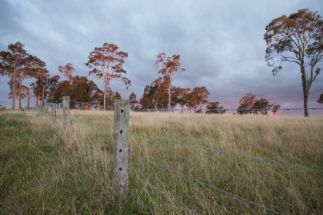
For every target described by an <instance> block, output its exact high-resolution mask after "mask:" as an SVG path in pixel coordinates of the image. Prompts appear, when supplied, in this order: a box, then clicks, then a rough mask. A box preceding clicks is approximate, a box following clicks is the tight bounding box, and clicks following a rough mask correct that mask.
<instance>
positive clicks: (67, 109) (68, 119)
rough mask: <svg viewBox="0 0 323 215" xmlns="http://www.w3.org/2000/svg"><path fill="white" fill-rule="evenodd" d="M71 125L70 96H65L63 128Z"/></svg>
mask: <svg viewBox="0 0 323 215" xmlns="http://www.w3.org/2000/svg"><path fill="white" fill-rule="evenodd" d="M70 125H71V116H70V97H69V96H63V128H64V129H67V128H69V127H70Z"/></svg>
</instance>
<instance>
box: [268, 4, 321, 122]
mask: <svg viewBox="0 0 323 215" xmlns="http://www.w3.org/2000/svg"><path fill="white" fill-rule="evenodd" d="M264 39H265V41H266V43H267V45H268V47H267V49H266V61H267V64H268V66H269V67H272V68H273V70H272V72H273V75H276V74H277V73H278V72H279V71H280V70H281V69H282V64H283V63H284V62H290V63H294V64H297V65H298V66H299V71H300V76H301V81H302V89H303V97H304V115H305V116H309V112H308V97H309V91H310V88H311V86H312V84H313V82H314V81H315V79H316V78H317V76H318V75H319V74H320V71H321V68H320V67H319V64H320V62H321V61H322V58H323V54H322V53H323V20H322V18H321V16H320V15H319V14H318V13H317V12H312V11H310V10H308V9H302V10H298V11H297V12H296V13H293V14H291V15H290V16H288V17H286V16H285V15H284V16H281V17H278V18H276V19H273V20H272V21H271V22H270V23H269V24H268V25H267V26H266V33H265V35H264Z"/></svg>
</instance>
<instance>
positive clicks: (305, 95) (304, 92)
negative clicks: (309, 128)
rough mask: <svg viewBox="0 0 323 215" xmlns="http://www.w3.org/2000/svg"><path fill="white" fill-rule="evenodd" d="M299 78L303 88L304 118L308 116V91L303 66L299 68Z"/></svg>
mask: <svg viewBox="0 0 323 215" xmlns="http://www.w3.org/2000/svg"><path fill="white" fill-rule="evenodd" d="M301 76H302V87H303V97H304V116H305V117H308V116H309V112H308V93H309V89H308V84H307V81H306V74H305V68H304V66H303V65H302V66H301Z"/></svg>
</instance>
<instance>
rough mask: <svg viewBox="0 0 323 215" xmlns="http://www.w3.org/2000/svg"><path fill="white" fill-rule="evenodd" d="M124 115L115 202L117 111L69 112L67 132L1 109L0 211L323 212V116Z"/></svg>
mask: <svg viewBox="0 0 323 215" xmlns="http://www.w3.org/2000/svg"><path fill="white" fill-rule="evenodd" d="M130 116H131V118H130V130H129V144H130V156H129V193H128V196H127V198H126V199H124V200H118V199H116V198H115V197H114V195H113V191H112V188H111V164H112V151H113V113H111V112H106V113H103V112H100V113H96V112H81V111H72V120H73V126H72V129H71V130H70V131H69V132H66V131H63V130H62V128H61V126H60V125H61V119H58V121H57V123H56V125H51V124H50V121H49V119H47V118H46V117H36V115H35V114H34V113H32V112H30V113H28V112H24V113H19V112H8V111H3V112H0V172H1V173H0V174H1V175H0V213H1V214H31V213H32V214H35V213H36V214H43V213H44V214H45V213H46V214H66V213H68V214H70V213H72V214H80V213H81V214H90V213H91V214H93V213H94V214H103V213H105V214H275V213H279V214H280V213H284V214H322V213H323V117H310V118H303V117H266V116H217V115H204V114H181V113H170V114H168V113H132V112H131V113H130ZM59 117H60V116H59Z"/></svg>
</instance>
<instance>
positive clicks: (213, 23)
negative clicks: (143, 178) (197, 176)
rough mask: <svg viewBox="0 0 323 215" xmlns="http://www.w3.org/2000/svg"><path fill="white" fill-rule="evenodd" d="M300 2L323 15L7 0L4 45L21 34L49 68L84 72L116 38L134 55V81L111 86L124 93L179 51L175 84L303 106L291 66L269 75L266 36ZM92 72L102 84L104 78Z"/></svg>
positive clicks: (211, 4)
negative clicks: (96, 51) (97, 50)
mask: <svg viewBox="0 0 323 215" xmlns="http://www.w3.org/2000/svg"><path fill="white" fill-rule="evenodd" d="M300 8H310V9H312V10H318V11H319V13H320V14H321V15H322V14H323V13H322V12H323V6H322V4H320V2H319V1H317V0H309V1H307V0H298V1H295V0H287V1H280V0H274V1H266V2H265V1H261V2H259V1H257V0H247V1H233V0H232V1H213V0H207V1H199V2H198V1H193V0H187V1H179V0H177V1H165V0H157V1H148V0H140V1H127V0H120V1H85V0H84V1H76V0H71V1H63V0H57V1H41V0H31V1H19V0H10V1H9V0H5V1H1V3H0V18H1V19H0V32H1V34H0V48H1V50H3V49H5V47H6V46H7V45H8V44H9V43H11V42H15V41H18V40H19V41H21V42H23V43H24V44H25V45H26V49H27V50H28V51H29V52H30V53H32V54H35V55H37V56H38V57H40V58H41V59H43V60H44V61H46V63H47V65H48V68H49V70H50V72H51V73H52V74H54V73H57V67H58V66H59V65H62V64H66V63H67V62H71V63H73V64H74V65H75V67H76V69H77V71H76V74H79V75H87V74H88V68H87V67H86V66H85V65H84V63H85V62H86V59H87V56H88V54H89V53H90V52H91V51H92V50H93V48H94V47H97V46H100V45H102V44H103V43H104V42H112V43H116V44H118V45H119V46H120V48H121V49H122V50H124V51H127V52H128V53H129V58H128V59H127V62H126V64H125V68H126V69H127V70H128V77H129V78H130V79H131V80H132V86H131V87H130V88H129V90H125V88H124V87H123V86H122V85H121V84H120V82H118V81H113V82H112V84H111V88H112V89H114V90H118V91H119V92H121V94H122V95H123V96H127V95H129V93H130V92H131V91H135V92H136V94H137V95H138V96H140V95H142V92H143V88H144V87H145V85H147V84H150V83H151V82H152V81H153V80H154V79H156V78H157V76H158V70H157V68H156V67H155V65H154V62H155V57H156V54H157V53H158V52H160V51H164V52H166V53H167V54H169V55H171V54H173V53H179V54H181V56H182V65H183V67H184V68H185V69H186V71H185V72H183V73H178V74H176V75H175V79H174V84H175V85H179V86H184V87H190V88H193V87H195V86H200V85H205V86H207V87H208V88H209V90H210V92H211V95H210V99H212V100H214V99H216V100H219V101H221V102H222V103H223V104H224V105H225V106H230V107H235V106H236V105H237V102H238V101H239V99H240V97H241V96H243V94H245V93H246V92H253V93H255V94H256V95H257V96H259V97H260V96H264V97H267V98H270V99H271V100H273V101H275V102H277V103H281V104H283V105H286V106H287V105H293V106H295V105H296V106H301V104H302V95H301V85H300V80H299V77H298V76H297V74H296V72H294V71H291V70H293V67H292V66H286V68H285V70H284V71H282V72H281V73H280V74H279V75H277V76H276V77H273V76H272V75H271V72H270V69H269V68H268V67H267V65H266V63H265V61H264V52H265V48H266V46H265V43H264V40H263V34H264V29H265V26H266V24H268V22H270V21H271V19H273V18H275V17H278V16H280V15H282V14H290V13H292V12H294V11H296V10H297V9H300ZM292 73H293V74H292ZM90 78H91V79H92V80H94V81H95V82H96V83H97V84H98V85H99V86H100V87H102V85H103V83H102V80H97V79H96V78H95V76H91V77H90ZM0 80H1V81H0V84H1V85H0V90H1V95H0V103H1V104H8V103H9V101H8V99H7V87H8V86H7V82H6V81H4V79H3V78H2V77H1V79H0ZM322 82H323V76H322V75H321V77H319V78H318V80H317V81H316V83H314V86H313V89H312V91H311V101H312V103H313V104H312V105H316V104H315V100H316V99H317V96H318V94H319V92H323V84H322Z"/></svg>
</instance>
